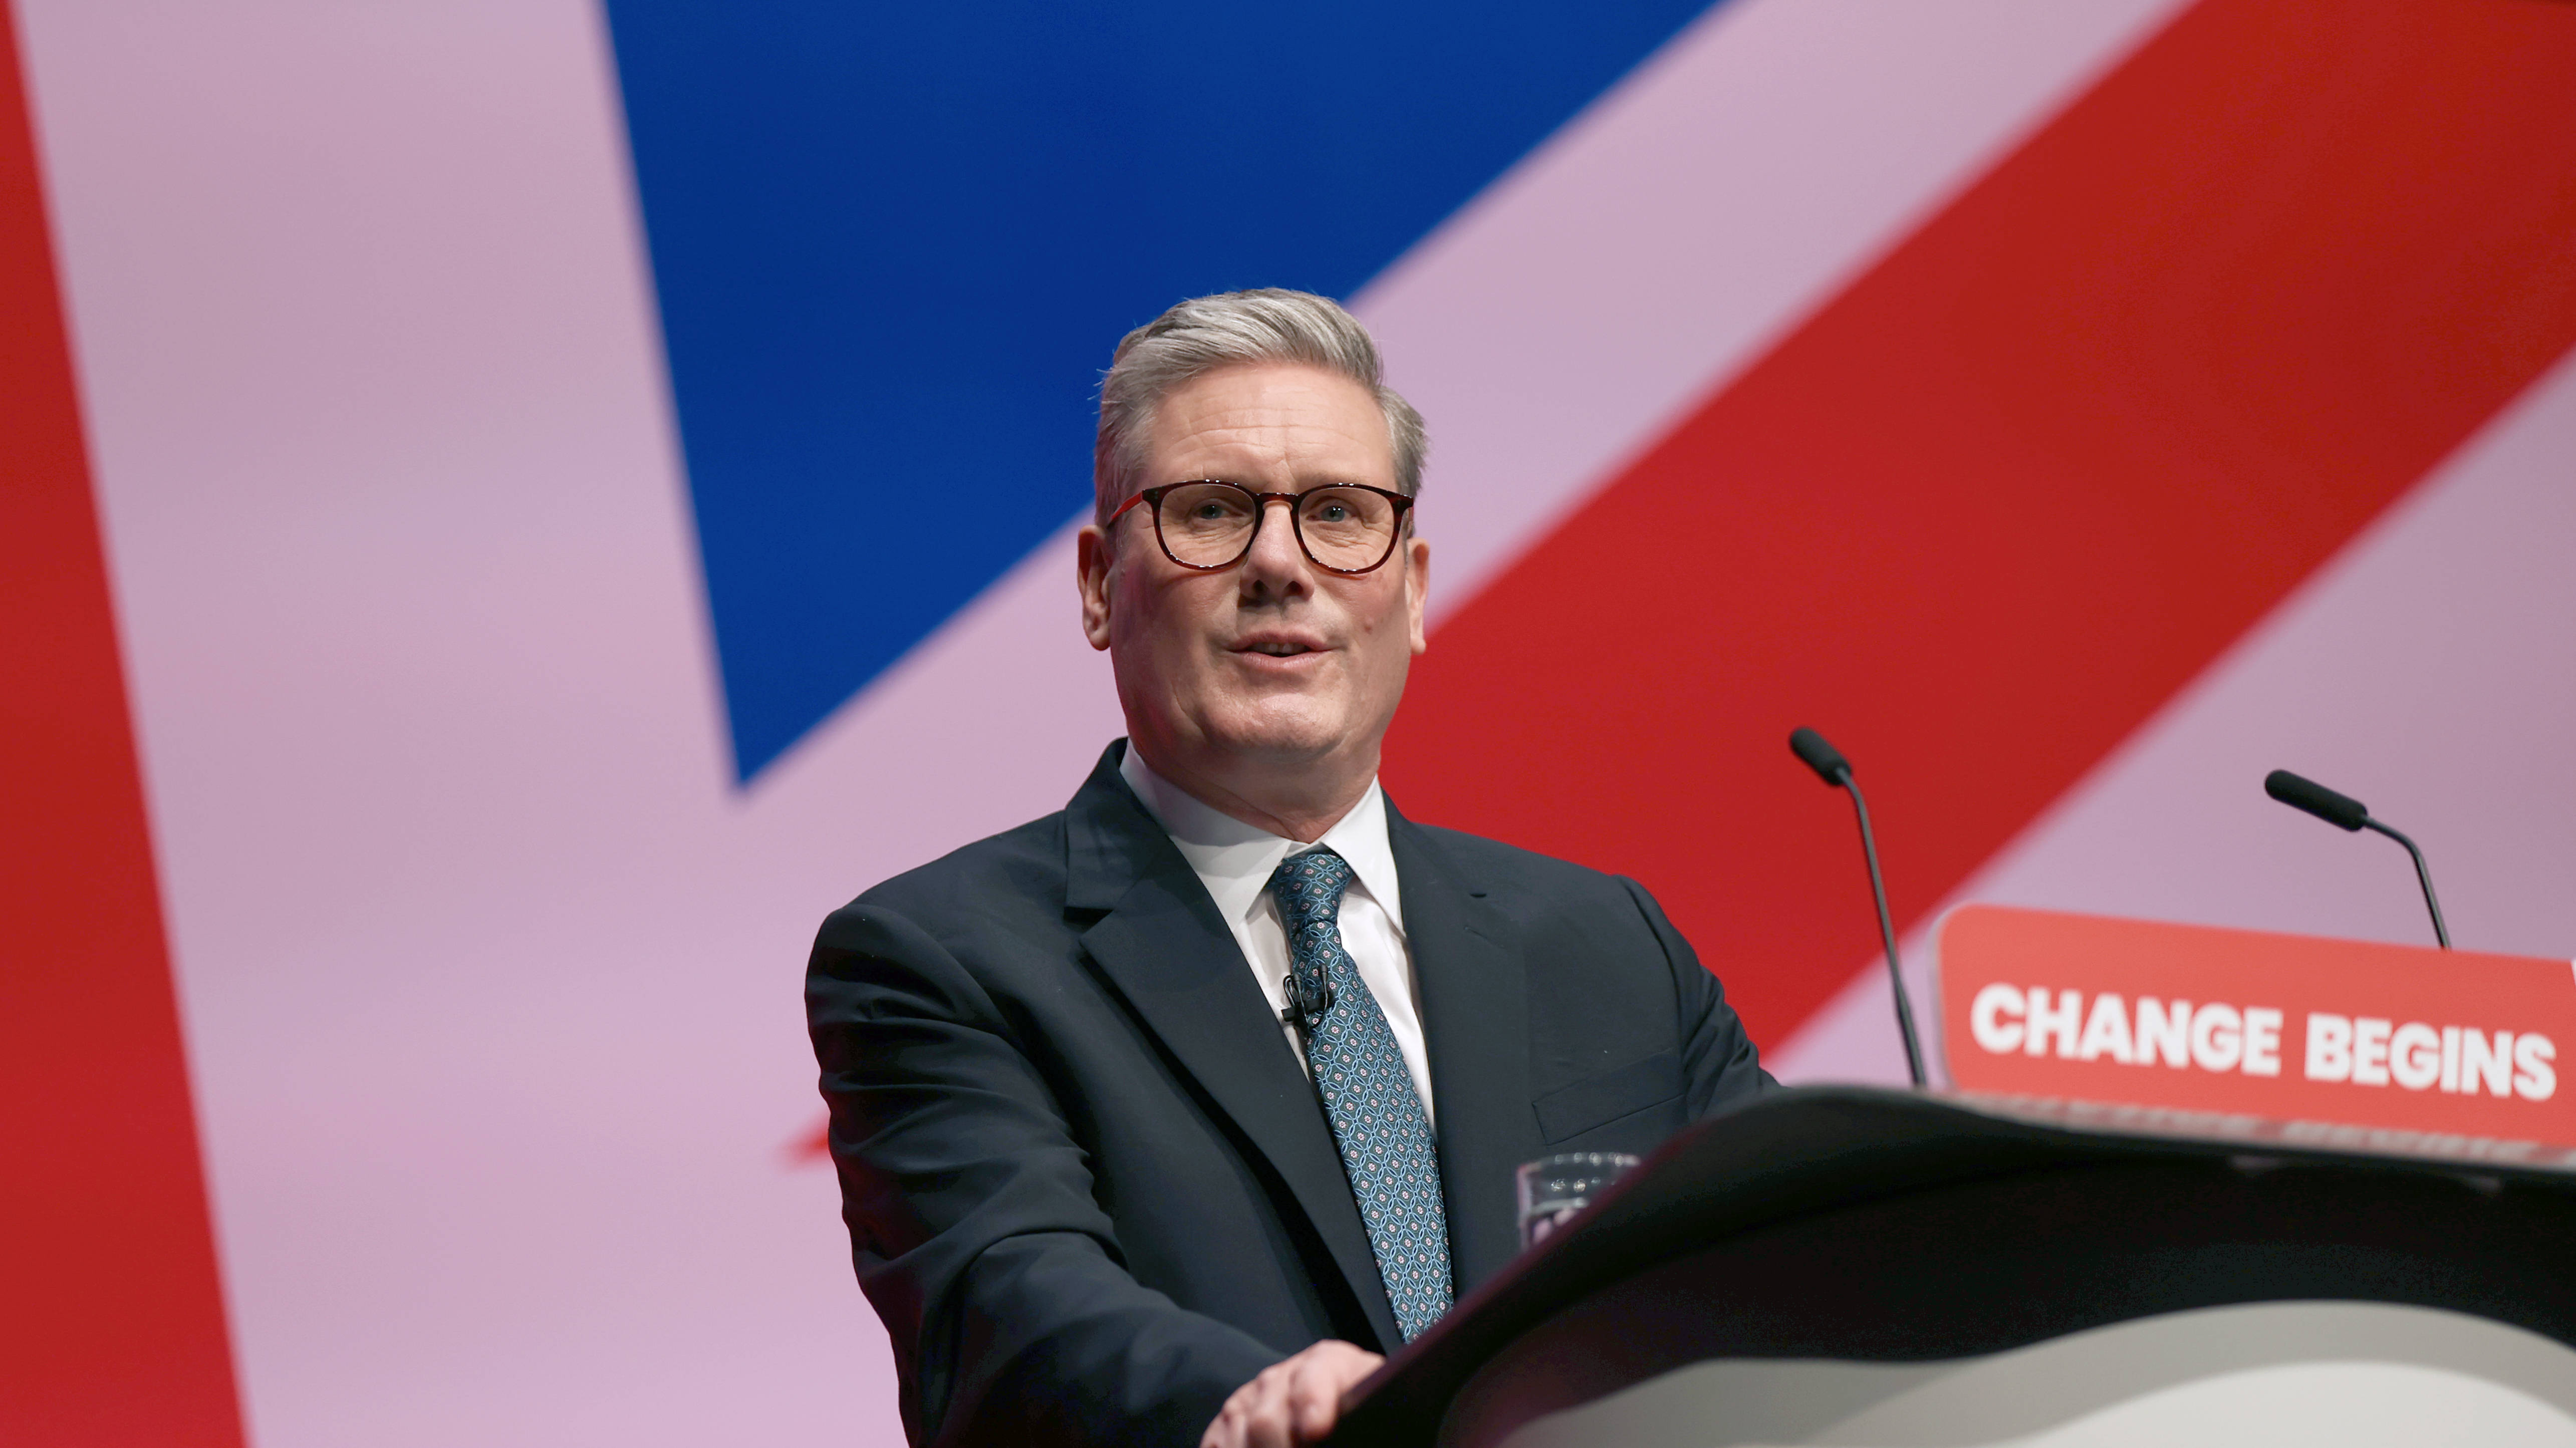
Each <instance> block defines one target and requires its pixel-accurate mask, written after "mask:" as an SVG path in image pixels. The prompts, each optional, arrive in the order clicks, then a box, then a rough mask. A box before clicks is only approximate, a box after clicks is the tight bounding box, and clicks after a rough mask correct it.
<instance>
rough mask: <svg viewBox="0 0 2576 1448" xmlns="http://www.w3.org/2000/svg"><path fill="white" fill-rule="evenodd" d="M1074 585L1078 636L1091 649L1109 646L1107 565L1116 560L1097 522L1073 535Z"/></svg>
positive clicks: (1084, 525) (1083, 526)
mask: <svg viewBox="0 0 2576 1448" xmlns="http://www.w3.org/2000/svg"><path fill="white" fill-rule="evenodd" d="M1073 559H1074V574H1075V582H1076V583H1077V584H1078V585H1079V586H1080V587H1081V589H1082V636H1083V637H1084V638H1087V639H1089V640H1091V646H1092V647H1093V648H1095V649H1106V648H1108V647H1109V566H1110V564H1112V563H1113V562H1115V561H1116V559H1115V557H1114V556H1113V554H1112V550H1111V548H1110V546H1109V537H1108V535H1107V534H1105V533H1103V532H1101V531H1100V525H1098V524H1097V523H1085V524H1083V525H1082V531H1081V532H1079V533H1076V534H1074V535H1073Z"/></svg>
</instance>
